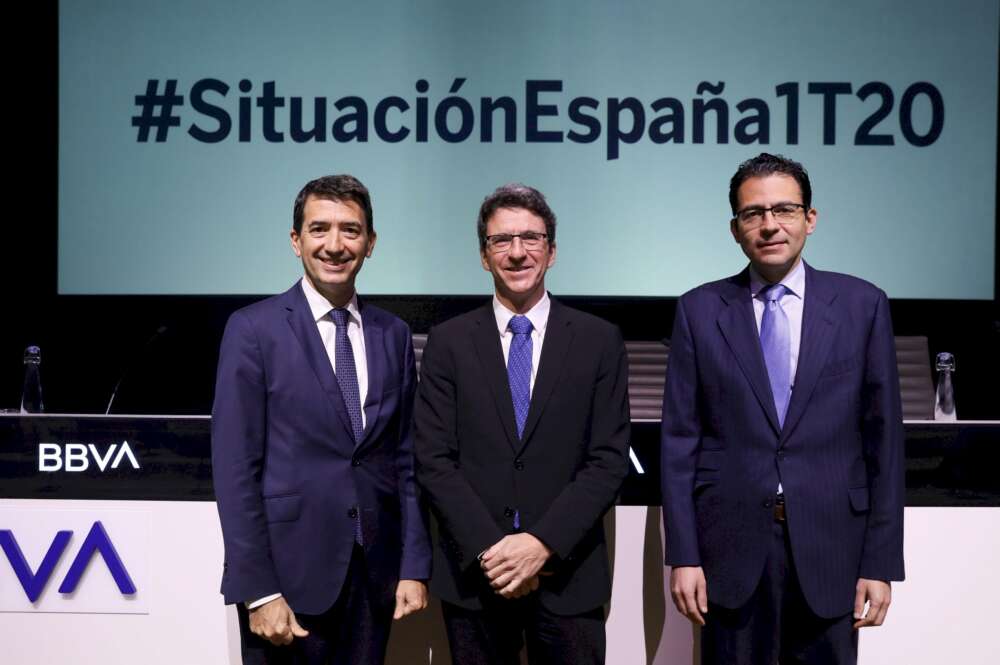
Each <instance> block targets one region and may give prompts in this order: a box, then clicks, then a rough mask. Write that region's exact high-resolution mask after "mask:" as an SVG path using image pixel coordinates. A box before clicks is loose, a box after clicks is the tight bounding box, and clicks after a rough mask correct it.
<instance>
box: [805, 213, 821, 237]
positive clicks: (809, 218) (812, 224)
mask: <svg viewBox="0 0 1000 665" xmlns="http://www.w3.org/2000/svg"><path fill="white" fill-rule="evenodd" d="M817 219H819V213H818V212H816V208H809V212H807V213H806V235H807V236H811V235H812V232H813V231H815V230H816V220H817Z"/></svg>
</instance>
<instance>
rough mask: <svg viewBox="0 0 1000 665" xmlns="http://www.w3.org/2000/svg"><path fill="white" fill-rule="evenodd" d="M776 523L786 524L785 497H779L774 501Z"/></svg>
mask: <svg viewBox="0 0 1000 665" xmlns="http://www.w3.org/2000/svg"><path fill="white" fill-rule="evenodd" d="M774 521H775V522H784V521H786V520H785V497H784V496H782V495H780V494H779V495H778V496H777V497H775V499H774Z"/></svg>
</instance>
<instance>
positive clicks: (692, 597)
mask: <svg viewBox="0 0 1000 665" xmlns="http://www.w3.org/2000/svg"><path fill="white" fill-rule="evenodd" d="M670 596H671V597H672V598H673V599H674V606H675V607H676V608H677V611H678V612H680V613H681V614H683V615H684V616H686V617H687V618H688V619H690V620H691V623H695V624H698V625H699V626H704V625H705V617H704V616H703V615H705V614H708V585H707V583H706V582H705V571H704V570H702V569H701V566H678V567H676V568H672V569H671V570H670Z"/></svg>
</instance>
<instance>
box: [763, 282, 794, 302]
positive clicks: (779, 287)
mask: <svg viewBox="0 0 1000 665" xmlns="http://www.w3.org/2000/svg"><path fill="white" fill-rule="evenodd" d="M786 291H788V287H787V286H785V285H784V284H771V285H770V286H767V287H764V288H763V289H761V292H760V297H761V298H763V299H764V300H765V301H766V302H769V303H772V302H777V301H779V300H781V296H783V295H785V292H786Z"/></svg>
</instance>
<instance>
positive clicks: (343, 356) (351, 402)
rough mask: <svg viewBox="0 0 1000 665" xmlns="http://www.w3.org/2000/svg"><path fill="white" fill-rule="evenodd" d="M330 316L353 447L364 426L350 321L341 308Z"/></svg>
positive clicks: (357, 524) (357, 533) (357, 530)
mask: <svg viewBox="0 0 1000 665" xmlns="http://www.w3.org/2000/svg"><path fill="white" fill-rule="evenodd" d="M330 316H331V317H332V318H333V324H334V325H335V326H336V327H337V333H336V336H335V337H334V367H333V373H334V374H336V375H337V383H338V384H339V385H340V394H341V395H342V396H343V398H344V406H346V407H347V415H348V416H350V418H351V429H352V430H353V432H354V445H357V444H358V442H359V441H361V435H362V434H363V433H364V426H363V425H362V422H361V390H360V389H359V388H358V370H357V368H356V367H355V366H354V347H352V346H351V338H350V337H348V336H347V322H348V320H349V319H350V312H348V311H347V310H346V309H344V308H343V307H335V308H334V309H333V310H331V311H330ZM354 510H355V511H357V514H356V515H355V517H354V540H355V541H356V542H357V543H358V544H359V545H364V538H363V537H362V535H361V511H360V510H357V508H355V509H354Z"/></svg>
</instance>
